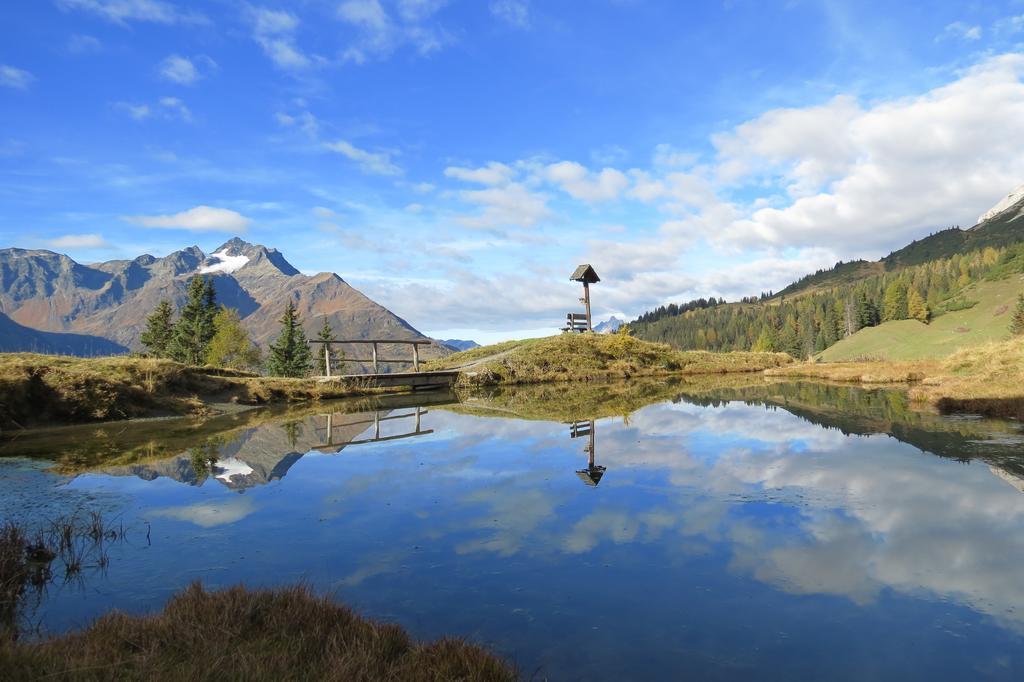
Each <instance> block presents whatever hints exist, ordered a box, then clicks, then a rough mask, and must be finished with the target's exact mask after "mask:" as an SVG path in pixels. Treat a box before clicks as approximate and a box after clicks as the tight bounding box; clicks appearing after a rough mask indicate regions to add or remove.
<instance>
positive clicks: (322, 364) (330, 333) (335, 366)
mask: <svg viewBox="0 0 1024 682" xmlns="http://www.w3.org/2000/svg"><path fill="white" fill-rule="evenodd" d="M316 338H317V340H319V341H337V340H338V337H337V336H335V335H334V330H333V329H331V325H330V324H328V322H327V318H326V317H325V318H324V326H323V327H321V328H320V331H319V332H317V335H316ZM328 347H329V348H330V349H331V350H330V354H331V371H332V372H335V373H337V374H341V369H342V367H343V365H342V363H343V362H344V361H345V353H344V351H342V350H341V349H340V348H339V347H338V346H335V345H330V346H328V345H327V344H317V349H318V350H319V351H320V352H319V353H318V354H317V357H316V371H317V372H318V373H319V374H320V376H327V361H326V358H325V357H324V349H325V348H328Z"/></svg>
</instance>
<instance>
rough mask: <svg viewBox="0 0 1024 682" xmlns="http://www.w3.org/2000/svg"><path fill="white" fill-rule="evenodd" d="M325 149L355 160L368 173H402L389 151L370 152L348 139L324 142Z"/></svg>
mask: <svg viewBox="0 0 1024 682" xmlns="http://www.w3.org/2000/svg"><path fill="white" fill-rule="evenodd" d="M324 149H329V150H330V151H332V152H337V153H338V154H341V155H342V156H344V157H345V158H348V159H351V160H352V161H355V162H356V164H358V165H359V167H360V168H361V169H362V170H363V171H364V172H366V173H370V174H373V175H401V173H402V169H401V168H399V167H398V166H397V165H395V163H394V162H392V160H391V154H390V153H389V152H369V151H366V150H365V149H360V148H359V147H356V146H355V145H353V144H352V143H351V142H348V141H346V140H338V141H336V142H326V143H324Z"/></svg>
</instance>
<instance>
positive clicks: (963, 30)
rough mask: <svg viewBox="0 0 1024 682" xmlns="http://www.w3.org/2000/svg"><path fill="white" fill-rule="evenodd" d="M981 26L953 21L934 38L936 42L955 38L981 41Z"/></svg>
mask: <svg viewBox="0 0 1024 682" xmlns="http://www.w3.org/2000/svg"><path fill="white" fill-rule="evenodd" d="M981 33H982V31H981V26H972V25H970V24H967V23H964V22H963V21H954V22H953V23H952V24H949V25H948V26H946V28H945V29H943V31H942V33H941V34H939V36H937V37H936V38H935V40H936V41H940V40H943V39H946V38H956V39H959V40H980V39H981Z"/></svg>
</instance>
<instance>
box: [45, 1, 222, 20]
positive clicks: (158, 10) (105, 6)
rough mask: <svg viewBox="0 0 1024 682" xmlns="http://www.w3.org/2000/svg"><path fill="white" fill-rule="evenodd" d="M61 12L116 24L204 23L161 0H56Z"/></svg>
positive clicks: (192, 14)
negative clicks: (80, 12) (88, 14)
mask: <svg viewBox="0 0 1024 682" xmlns="http://www.w3.org/2000/svg"><path fill="white" fill-rule="evenodd" d="M57 6H58V7H60V8H61V9H63V10H83V11H86V12H92V13H93V14H97V15H99V16H101V17H103V18H104V19H107V20H108V21H112V22H114V23H116V24H125V23H127V22H129V21H146V22H151V23H157V24H177V23H205V22H206V18H205V17H204V16H203V15H202V14H199V13H196V12H183V11H181V10H179V9H178V8H177V7H175V6H174V5H172V4H170V3H167V2H163V1H162V0H57Z"/></svg>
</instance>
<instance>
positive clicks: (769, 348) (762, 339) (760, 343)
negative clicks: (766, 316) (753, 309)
mask: <svg viewBox="0 0 1024 682" xmlns="http://www.w3.org/2000/svg"><path fill="white" fill-rule="evenodd" d="M751 350H753V351H754V352H755V353H774V352H775V351H776V350H778V349H777V348H776V345H775V334H773V333H772V328H771V327H769V326H767V325H765V327H764V328H763V329H761V334H760V336H758V337H757V341H755V342H754V347H753V348H751Z"/></svg>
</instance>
